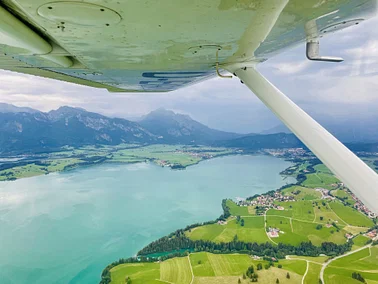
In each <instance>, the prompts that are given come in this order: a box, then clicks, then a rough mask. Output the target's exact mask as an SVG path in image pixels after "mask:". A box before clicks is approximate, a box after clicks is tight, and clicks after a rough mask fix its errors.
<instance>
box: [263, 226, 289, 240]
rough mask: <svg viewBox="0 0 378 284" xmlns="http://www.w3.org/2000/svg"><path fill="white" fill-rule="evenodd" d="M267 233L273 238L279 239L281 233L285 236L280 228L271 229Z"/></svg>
mask: <svg viewBox="0 0 378 284" xmlns="http://www.w3.org/2000/svg"><path fill="white" fill-rule="evenodd" d="M267 233H268V236H269V237H271V238H278V237H279V236H280V235H279V234H280V233H281V234H284V233H285V232H283V231H281V230H280V229H279V228H274V227H269V228H268V232H267Z"/></svg>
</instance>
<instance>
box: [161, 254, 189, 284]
mask: <svg viewBox="0 0 378 284" xmlns="http://www.w3.org/2000/svg"><path fill="white" fill-rule="evenodd" d="M160 280H162V281H165V282H171V283H182V284H189V283H190V282H191V281H192V272H191V270H190V263H189V259H188V258H187V257H176V258H173V259H168V260H166V261H163V262H162V263H161V264H160Z"/></svg>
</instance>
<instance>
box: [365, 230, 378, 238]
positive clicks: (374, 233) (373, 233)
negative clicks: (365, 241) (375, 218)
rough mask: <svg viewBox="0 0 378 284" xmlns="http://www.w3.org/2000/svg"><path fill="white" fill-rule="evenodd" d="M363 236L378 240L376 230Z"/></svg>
mask: <svg viewBox="0 0 378 284" xmlns="http://www.w3.org/2000/svg"><path fill="white" fill-rule="evenodd" d="M365 236H366V237H368V238H370V239H372V240H378V235H377V230H376V229H375V230H372V231H370V232H367V233H366V234H365Z"/></svg>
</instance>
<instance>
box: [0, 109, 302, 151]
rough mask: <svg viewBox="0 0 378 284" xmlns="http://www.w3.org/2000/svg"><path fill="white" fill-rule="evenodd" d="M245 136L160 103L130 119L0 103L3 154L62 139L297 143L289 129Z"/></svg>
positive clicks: (50, 146)
mask: <svg viewBox="0 0 378 284" xmlns="http://www.w3.org/2000/svg"><path fill="white" fill-rule="evenodd" d="M284 135H287V134H284ZM244 136H245V135H242V134H237V133H230V132H224V131H219V130H215V129H211V128H209V127H207V126H205V125H203V124H201V123H199V122H197V121H195V120H193V119H191V118H190V117H189V116H187V115H182V114H176V113H174V112H172V111H168V110H164V109H159V110H156V111H153V112H151V113H150V114H148V115H146V116H145V117H144V118H143V119H142V120H141V121H139V122H133V121H129V120H126V119H122V118H110V117H106V116H103V115H100V114H97V113H93V112H88V111H86V110H84V109H81V108H73V107H67V106H64V107H60V108H59V109H57V110H53V111H50V112H41V111H38V110H34V109H31V108H19V107H16V106H13V105H8V104H0V154H3V155H5V154H9V153H12V154H22V153H35V152H40V151H50V150H56V149H58V148H60V147H62V146H66V145H67V146H74V147H79V146H84V145H101V144H102V145H118V144H120V143H138V144H144V145H145V144H185V145H188V144H191V145H212V146H213V145H225V146H230V147H234V146H235V147H239V146H241V147H243V142H242V141H245V143H244V145H247V144H248V145H250V146H253V148H254V149H258V148H265V147H269V148H281V147H292V146H295V145H297V144H298V141H297V140H296V138H294V136H293V135H290V134H289V136H291V138H288V139H282V135H281V134H278V135H277V134H274V135H269V136H267V137H266V138H264V135H257V136H254V135H252V136H247V137H245V138H243V137H244ZM289 136H288V137H289ZM238 139H240V140H238ZM243 139H245V140H243ZM228 141H229V142H228ZM293 141H294V142H293Z"/></svg>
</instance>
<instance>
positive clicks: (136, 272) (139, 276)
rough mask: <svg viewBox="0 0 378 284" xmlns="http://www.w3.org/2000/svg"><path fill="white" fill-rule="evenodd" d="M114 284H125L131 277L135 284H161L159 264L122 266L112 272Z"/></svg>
mask: <svg viewBox="0 0 378 284" xmlns="http://www.w3.org/2000/svg"><path fill="white" fill-rule="evenodd" d="M110 273H111V279H112V282H111V283H112V284H125V279H126V277H130V278H131V280H132V283H133V284H145V283H151V284H154V283H156V284H159V283H163V282H161V281H159V279H160V264H159V263H129V264H120V265H118V266H116V267H114V268H112V269H111V270H110Z"/></svg>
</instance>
